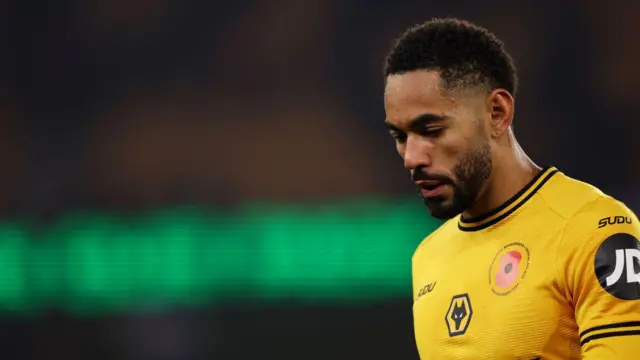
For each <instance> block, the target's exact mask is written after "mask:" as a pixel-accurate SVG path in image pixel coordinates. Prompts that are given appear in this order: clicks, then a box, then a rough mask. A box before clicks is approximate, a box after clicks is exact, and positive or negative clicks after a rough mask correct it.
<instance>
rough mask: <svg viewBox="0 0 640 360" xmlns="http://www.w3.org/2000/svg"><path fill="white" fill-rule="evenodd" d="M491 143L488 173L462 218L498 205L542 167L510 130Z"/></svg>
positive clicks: (513, 193)
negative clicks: (478, 192) (481, 187)
mask: <svg viewBox="0 0 640 360" xmlns="http://www.w3.org/2000/svg"><path fill="white" fill-rule="evenodd" d="M505 135H507V136H505V137H504V140H501V141H498V142H497V144H496V145H495V146H494V147H493V169H492V172H491V177H490V178H489V181H487V184H486V185H485V187H484V189H483V191H482V192H481V193H480V195H479V196H478V198H477V199H476V202H475V203H474V204H473V206H472V207H470V208H468V209H466V210H465V211H464V212H463V213H462V218H463V219H470V218H474V217H478V216H481V215H483V214H486V213H488V212H490V211H491V210H493V209H495V208H497V207H499V206H500V205H502V204H504V203H505V202H507V201H508V200H509V199H511V198H512V197H513V196H514V195H515V194H517V193H518V191H520V190H522V188H524V187H525V186H526V185H527V184H528V183H529V182H530V181H531V180H532V179H533V178H534V177H535V176H536V175H537V174H538V173H539V172H540V170H541V168H540V167H539V166H537V165H536V164H535V163H534V162H533V161H532V160H531V159H530V158H529V157H528V156H527V154H526V153H525V152H524V150H522V147H520V144H518V142H517V141H516V139H515V136H514V135H513V131H512V130H511V129H509V130H508V134H505Z"/></svg>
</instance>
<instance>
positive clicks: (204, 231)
mask: <svg viewBox="0 0 640 360" xmlns="http://www.w3.org/2000/svg"><path fill="white" fill-rule="evenodd" d="M438 225H439V223H438V222H436V221H435V220H432V219H431V218H429V217H428V215H427V214H426V212H425V210H424V208H423V207H422V206H421V204H420V202H419V201H415V200H408V201H395V202H394V201H375V200H362V201H355V202H350V203H342V204H341V203H336V204H330V205H323V206H316V207H313V208H311V207H303V206H282V205H253V206H248V207H245V208H243V209H237V210H234V211H219V210H211V209H202V208H184V207H183V208H174V209H163V210H158V211H152V212H146V213H144V214H138V215H135V216H133V215H129V216H122V215H115V214H108V213H97V212H92V213H89V212H85V213H78V214H69V215H67V216H64V217H61V218H60V219H59V220H58V221H56V222H55V223H54V224H52V225H50V226H48V227H47V228H46V229H40V230H39V231H38V232H37V233H36V232H34V231H33V230H32V229H31V228H30V227H29V226H28V225H25V224H21V223H10V222H5V223H4V224H2V225H0V239H1V241H2V242H1V243H0V264H2V272H0V310H4V311H24V310H34V309H39V308H46V307H55V308H62V309H64V310H67V311H72V312H83V311H94V312H95V311H100V310H104V311H106V310H128V309H130V308H135V307H136V306H144V307H149V306H152V307H153V306H167V305H172V304H178V305H187V306H193V305H198V304H208V303H212V302H216V301H224V300H229V299H251V300H259V301H260V300H264V301H270V300H278V299H294V300H296V299H297V300H300V301H316V302H318V301H319V302H323V301H366V300H367V299H373V298H381V297H383V298H384V297H393V296H403V297H404V296H407V294H410V292H411V284H410V281H411V273H410V264H411V255H412V253H413V251H414V249H415V247H416V246H417V244H418V243H419V242H420V241H421V240H422V239H423V238H424V237H425V236H426V235H428V234H429V233H430V232H431V231H433V230H434V229H435V228H436V227H437V226H438Z"/></svg>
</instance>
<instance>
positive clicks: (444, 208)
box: [424, 198, 464, 220]
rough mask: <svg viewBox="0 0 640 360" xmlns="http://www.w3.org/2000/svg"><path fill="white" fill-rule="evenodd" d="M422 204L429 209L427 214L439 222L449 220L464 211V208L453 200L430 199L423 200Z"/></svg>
mask: <svg viewBox="0 0 640 360" xmlns="http://www.w3.org/2000/svg"><path fill="white" fill-rule="evenodd" d="M424 203H425V205H426V206H427V209H429V214H431V216H432V217H434V218H436V219H439V220H449V219H451V218H454V217H456V216H458V215H460V214H461V213H462V212H463V211H464V207H463V206H460V204H459V203H457V202H456V201H454V200H453V199H445V198H431V199H424Z"/></svg>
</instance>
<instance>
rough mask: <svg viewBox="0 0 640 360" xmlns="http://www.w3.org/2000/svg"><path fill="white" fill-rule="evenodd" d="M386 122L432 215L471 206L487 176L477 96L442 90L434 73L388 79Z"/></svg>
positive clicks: (450, 213) (451, 213)
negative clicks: (453, 93) (454, 93)
mask: <svg viewBox="0 0 640 360" xmlns="http://www.w3.org/2000/svg"><path fill="white" fill-rule="evenodd" d="M384 103H385V111H386V121H385V125H386V126H387V128H388V129H389V132H390V134H391V136H393V138H394V139H395V141H396V147H397V150H398V153H399V154H400V156H401V157H402V159H403V160H404V165H405V167H406V168H407V169H408V170H409V171H410V172H411V178H412V181H413V182H414V184H415V185H416V186H417V187H418V189H419V190H420V194H421V195H422V197H423V199H424V202H425V204H426V205H427V207H428V209H429V212H430V213H431V215H432V216H433V217H436V218H439V219H450V218H452V217H454V216H456V215H458V214H460V213H461V212H463V211H464V210H465V209H468V208H470V207H471V206H473V204H474V202H475V201H476V199H477V198H478V195H479V194H480V192H481V191H482V190H483V186H484V184H485V183H486V181H487V179H488V178H489V175H490V174H491V164H492V161H491V146H490V143H489V134H488V133H487V132H486V130H485V129H486V128H487V126H486V124H485V122H486V121H488V120H487V115H486V114H485V112H486V111H485V110H484V109H485V108H486V105H485V97H484V96H482V95H467V94H465V95H459V96H458V95H455V96H452V95H451V94H449V92H444V91H442V87H441V81H440V76H439V75H438V73H437V72H433V71H423V70H420V71H412V72H408V73H404V74H401V75H391V76H389V77H388V78H387V84H386V87H385V96H384Z"/></svg>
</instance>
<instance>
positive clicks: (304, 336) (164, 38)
mask: <svg viewBox="0 0 640 360" xmlns="http://www.w3.org/2000/svg"><path fill="white" fill-rule="evenodd" d="M434 16H458V17H464V18H467V19H470V20H473V21H476V22H478V23H479V24H481V25H483V26H486V27H488V28H489V29H491V30H492V31H494V32H495V33H496V34H497V35H498V36H499V37H500V38H502V39H503V40H504V42H505V43H506V46H507V48H508V49H509V51H510V52H511V53H512V55H513V56H514V58H515V59H516V62H517V65H518V67H519V75H520V79H521V87H520V90H519V92H518V96H517V113H516V119H515V131H516V136H517V137H518V139H519V141H520V142H521V144H522V145H523V147H524V149H525V150H526V151H527V152H528V154H529V155H530V156H531V157H532V158H533V159H534V160H535V161H536V162H537V163H538V164H540V165H546V164H552V165H555V166H557V167H558V168H559V169H560V170H562V171H563V172H565V173H567V174H569V175H571V176H574V177H577V178H580V179H582V180H585V181H588V182H591V183H593V184H594V185H596V186H598V187H600V188H601V189H603V190H604V191H605V192H608V193H610V194H612V195H615V196H617V197H618V198H620V199H622V200H624V201H626V202H627V203H628V204H629V205H630V206H631V207H632V208H633V209H635V210H636V212H637V211H638V209H639V205H640V201H639V200H640V196H639V195H640V194H639V191H638V186H637V184H638V182H639V181H640V167H639V166H638V156H639V154H640V142H638V140H637V137H638V134H639V131H640V121H638V119H637V113H638V111H640V102H638V100H637V94H638V81H639V80H640V66H639V65H638V64H640V43H639V42H638V41H637V34H638V32H639V31H640V25H637V24H636V21H637V20H638V19H639V18H640V2H638V1H609V2H602V1H595V0H584V1H577V0H567V1H547V0H536V1H528V0H527V1H503V0H492V1H484V2H475V1H465V0H452V1H447V2H436V1H409V0H393V1H391V0H380V1H362V0H304V1H300V0H252V1H237V2H230V1H216V0H154V1H151V0H84V1H79V0H76V1H72V0H60V1H55V2H53V1H51V2H49V1H43V0H36V1H28V2H27V1H17V0H4V1H2V2H0V49H1V50H2V51H0V69H1V73H0V94H1V96H0V137H1V138H0V214H1V215H2V216H3V218H4V219H5V220H6V221H7V222H12V221H18V219H19V220H20V221H25V222H26V223H28V224H29V225H28V226H27V228H28V229H29V230H28V231H29V232H30V233H31V237H30V238H31V239H35V240H32V242H37V239H38V235H37V234H38V233H41V232H46V231H47V230H46V229H47V227H48V226H51V224H54V223H56V221H59V219H60V218H62V217H64V216H65V214H69V213H83V212H86V211H95V210H100V211H105V212H113V213H122V212H126V213H127V214H129V216H130V217H131V218H134V219H135V217H136V216H137V215H136V214H143V213H145V212H148V211H150V210H153V209H157V208H161V207H162V208H167V207H169V208H170V207H172V206H178V205H184V204H190V205H197V206H204V207H211V206H216V207H218V208H220V207H222V208H227V207H228V208H229V209H231V208H233V207H234V206H238V205H242V204H251V203H255V202H265V203H273V204H279V203H286V204H319V203H320V204H321V203H328V204H336V205H332V206H340V205H339V204H340V202H341V201H344V200H345V199H358V198H363V197H367V198H381V199H382V198H384V199H394V198H403V197H404V196H405V195H406V194H411V192H412V189H411V187H410V183H409V181H408V176H407V174H406V172H405V171H404V170H403V168H402V164H401V161H400V159H399V158H398V157H397V154H396V153H395V151H394V146H393V143H392V142H391V141H390V140H389V139H388V135H387V134H386V132H385V131H384V129H383V127H382V122H383V119H384V111H383V106H382V91H383V84H382V78H381V64H382V61H383V58H384V55H385V52H386V51H387V49H388V47H389V44H390V42H391V40H392V39H393V38H394V37H395V36H397V35H399V34H400V33H401V32H402V31H403V30H404V29H405V28H406V27H408V26H410V25H413V24H415V23H419V22H422V21H424V20H427V19H429V18H431V17H434ZM415 201H416V202H419V200H415ZM230 211H231V210H230ZM140 216H142V215H140ZM425 216H426V215H425ZM349 221H350V220H349V218H345V219H344V222H345V223H349ZM247 226H249V225H247ZM34 234H35V235H34ZM424 235H427V234H426V233H425V234H424ZM5 240H6V239H5ZM413 240H415V242H416V243H417V242H419V240H420V239H419V238H416V239H413ZM413 240H412V241H413ZM132 241H134V240H132ZM211 241H216V239H212V240H211ZM295 241H300V242H304V241H305V235H304V234H300V235H298V236H297V237H296V238H295ZM0 246H1V245H0ZM406 262H407V264H406V266H408V265H409V263H410V255H409V256H407V258H406ZM0 266H2V265H0ZM346 277H348V276H346ZM371 291H372V293H373V292H375V290H371ZM410 294H411V290H410V288H407V290H406V293H402V292H401V291H399V292H396V293H395V294H394V295H390V296H386V297H383V298H378V299H377V300H367V299H363V300H362V301H361V302H351V303H349V304H347V303H344V302H340V301H336V300H335V299H334V300H331V299H328V300H326V301H317V302H316V303H314V304H312V305H310V304H309V303H302V302H297V301H293V300H287V299H282V298H281V299H277V300H269V301H266V300H264V299H262V300H261V299H260V298H258V297H252V296H246V298H245V297H242V296H239V297H236V300H234V301H226V302H224V303H215V304H214V303H213V302H212V303H211V304H207V303H205V304H200V306H197V307H193V306H178V305H176V306H174V307H169V308H166V307H165V308H163V309H162V310H161V311H159V310H148V309H140V308H136V309H128V310H119V311H115V312H105V313H103V314H98V315H93V316H81V315H77V314H75V315H74V314H72V313H69V311H66V310H65V309H64V308H63V307H61V306H56V305H50V306H48V305H47V304H44V305H43V306H42V308H43V309H44V310H42V311H40V312H39V313H37V314H35V315H34V314H31V315H28V314H25V313H24V312H19V311H10V310H7V311H5V312H3V313H2V314H3V315H2V321H1V322H0V344H1V345H2V352H3V355H2V358H3V359H65V360H74V359H119V360H125V359H136V360H145V359H187V360H190V359H193V360H198V359H254V358H260V359H416V358H417V355H416V352H415V346H414V343H413V330H412V323H411V299H410V297H411V295H410Z"/></svg>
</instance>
